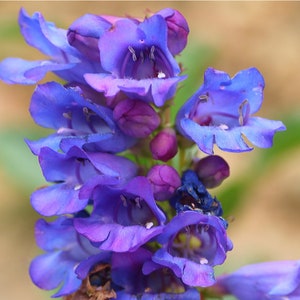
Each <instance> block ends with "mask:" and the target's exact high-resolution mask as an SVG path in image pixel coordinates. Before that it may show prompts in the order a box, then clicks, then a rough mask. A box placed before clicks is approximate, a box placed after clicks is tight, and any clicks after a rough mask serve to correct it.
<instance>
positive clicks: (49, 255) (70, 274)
mask: <svg viewBox="0 0 300 300" xmlns="http://www.w3.org/2000/svg"><path fill="white" fill-rule="evenodd" d="M72 223H73V221H72V219H68V218H65V217H60V218H58V219H56V220H55V221H54V222H52V223H48V222H46V221H45V220H42V219H41V220H39V221H37V223H36V226H35V236H36V240H37V244H38V245H39V247H40V248H41V249H43V250H44V251H46V253H44V254H41V255H39V256H37V257H36V258H35V259H34V260H33V261H32V262H31V264H30V270H29V272H30V277H31V279H32V281H33V282H34V284H36V285H37V286H38V287H39V288H42V289H44V290H53V289H55V288H58V287H59V290H58V291H57V292H56V293H55V294H54V295H53V296H52V297H61V296H64V295H68V294H71V293H73V292H74V291H76V290H77V289H78V288H79V287H80V285H81V282H82V281H81V279H80V278H78V277H77V275H76V273H75V270H74V269H75V268H76V266H77V265H78V263H80V262H81V261H83V260H85V259H87V258H88V257H89V256H91V255H96V256H97V261H99V262H107V261H108V260H109V258H110V254H109V253H105V252H100V251H99V250H98V249H97V248H95V247H93V246H92V245H91V244H90V242H89V241H88V240H87V239H86V238H84V237H82V236H80V235H78V233H77V232H76V231H75V229H74V227H73V225H72Z"/></svg>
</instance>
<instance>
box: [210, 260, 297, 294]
mask: <svg viewBox="0 0 300 300" xmlns="http://www.w3.org/2000/svg"><path fill="white" fill-rule="evenodd" d="M214 288H215V289H216V291H217V292H219V293H221V294H232V295H234V296H236V297H237V298H238V299H240V300H252V299H272V300H280V299H291V300H292V299H294V300H296V299H299V297H300V261H274V262H264V263H258V264H253V265H247V266H244V267H242V268H240V269H239V270H237V271H235V272H233V273H231V274H228V275H223V276H220V277H218V278H217V283H216V286H215V287H214Z"/></svg>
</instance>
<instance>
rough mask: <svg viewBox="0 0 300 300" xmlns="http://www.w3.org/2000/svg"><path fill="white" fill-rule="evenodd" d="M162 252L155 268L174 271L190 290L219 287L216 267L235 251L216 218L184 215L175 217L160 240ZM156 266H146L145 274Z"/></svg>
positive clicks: (192, 212) (188, 212) (194, 213)
mask: <svg viewBox="0 0 300 300" xmlns="http://www.w3.org/2000/svg"><path fill="white" fill-rule="evenodd" d="M157 240H158V242H160V243H161V244H162V248H160V249H159V250H157V251H156V252H155V253H154V255H153V256H152V260H153V262H154V263H155V264H158V265H161V266H165V267H167V268H169V269H171V270H172V271H173V272H174V274H175V275H176V276H177V277H178V278H181V280H182V281H183V283H184V284H186V285H188V286H198V287H207V286H211V285H213V284H214V283H215V278H214V270H213V267H214V266H216V265H220V264H222V263H223V262H224V261H225V259H226V252H227V251H230V250H231V249H232V247H233V246H232V243H231V241H230V239H229V238H228V237H227V234H226V230H225V227H224V224H223V222H222V220H220V218H218V217H216V216H208V215H204V214H202V213H199V212H196V211H184V212H181V213H179V214H178V215H177V216H175V217H174V218H173V219H172V220H171V221H170V222H169V223H168V224H167V225H166V226H165V227H164V231H163V232H162V234H161V235H159V236H158V237H157ZM152 269H153V266H151V264H149V265H148V266H147V267H146V266H145V269H144V272H145V274H147V273H151V271H152Z"/></svg>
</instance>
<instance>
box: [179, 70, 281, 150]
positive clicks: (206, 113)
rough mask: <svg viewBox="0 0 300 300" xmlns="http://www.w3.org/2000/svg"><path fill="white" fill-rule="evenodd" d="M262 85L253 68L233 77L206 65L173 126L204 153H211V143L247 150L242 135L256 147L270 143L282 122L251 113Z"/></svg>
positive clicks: (255, 105) (258, 99)
mask: <svg viewBox="0 0 300 300" xmlns="http://www.w3.org/2000/svg"><path fill="white" fill-rule="evenodd" d="M263 89H264V79H263V77H262V75H261V74H260V73H259V71H258V70H257V69H255V68H250V69H246V70H243V71H240V72H239V73H237V74H236V75H235V76H234V77H233V78H230V76H229V75H228V74H226V73H225V72H222V71H218V70H215V69H213V68H208V69H207V70H206V72H205V74H204V83H203V85H202V86H201V87H200V88H199V90H198V91H197V92H196V93H195V94H194V95H193V96H192V97H191V98H190V99H189V100H188V101H187V102H186V103H185V104H184V105H183V106H182V107H181V109H180V110H179V112H178V115H177V118H176V123H177V128H178V130H179V131H180V132H181V134H183V135H184V136H185V137H186V138H188V139H191V140H192V141H194V142H195V143H196V144H197V145H198V147H199V149H200V150H202V151H203V152H205V153H208V154H212V153H213V146H214V144H216V145H217V146H218V147H219V148H220V149H222V150H224V151H231V152H242V151H249V150H251V149H252V148H251V147H250V146H248V145H247V143H246V142H245V140H244V139H243V136H245V138H246V139H248V140H249V142H250V143H252V144H253V145H255V146H257V147H261V148H268V147H271V146H272V143H273V136H274V134H275V133H276V132H277V131H282V130H285V126H284V125H283V124H282V122H280V121H273V120H267V119H263V118H260V117H255V116H252V115H253V114H254V113H256V112H257V111H258V110H259V108H260V106H261V104H262V100H263Z"/></svg>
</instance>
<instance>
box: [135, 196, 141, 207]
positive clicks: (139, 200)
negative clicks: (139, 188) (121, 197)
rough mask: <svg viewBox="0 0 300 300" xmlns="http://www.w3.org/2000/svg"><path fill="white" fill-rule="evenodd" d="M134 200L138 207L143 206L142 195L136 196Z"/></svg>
mask: <svg viewBox="0 0 300 300" xmlns="http://www.w3.org/2000/svg"><path fill="white" fill-rule="evenodd" d="M134 201H135V204H136V206H137V207H138V208H142V206H141V198H140V197H136V198H135V199H134Z"/></svg>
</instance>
